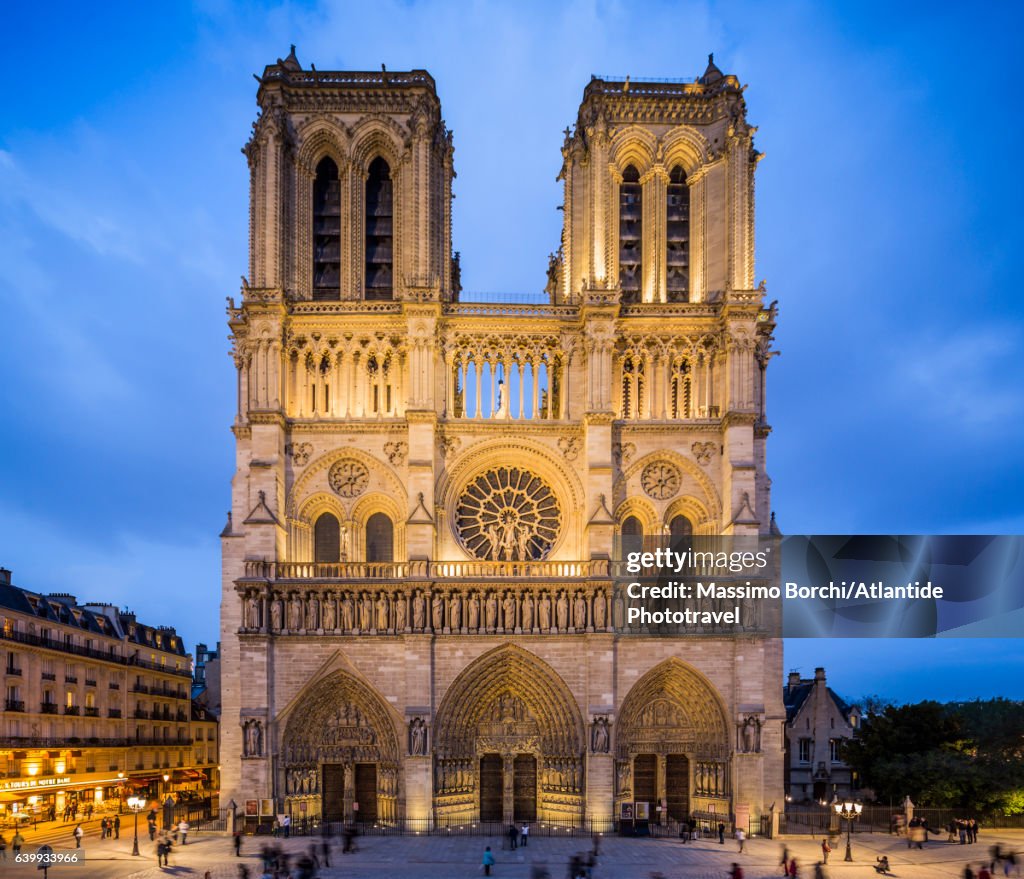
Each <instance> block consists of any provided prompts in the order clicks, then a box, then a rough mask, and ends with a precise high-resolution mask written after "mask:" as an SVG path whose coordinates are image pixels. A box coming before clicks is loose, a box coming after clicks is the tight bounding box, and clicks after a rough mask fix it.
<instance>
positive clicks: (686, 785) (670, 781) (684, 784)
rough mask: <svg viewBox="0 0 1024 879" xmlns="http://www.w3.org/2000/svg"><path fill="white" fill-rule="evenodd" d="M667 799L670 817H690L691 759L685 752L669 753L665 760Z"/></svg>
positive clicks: (677, 818)
mask: <svg viewBox="0 0 1024 879" xmlns="http://www.w3.org/2000/svg"><path fill="white" fill-rule="evenodd" d="M665 799H666V801H667V805H668V817H669V818H674V819H675V820H676V821H681V820H682V819H683V818H689V817H690V761H689V759H688V758H687V756H686V755H685V754H669V755H668V760H666V761H665Z"/></svg>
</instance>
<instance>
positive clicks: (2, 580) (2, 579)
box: [0, 568, 11, 586]
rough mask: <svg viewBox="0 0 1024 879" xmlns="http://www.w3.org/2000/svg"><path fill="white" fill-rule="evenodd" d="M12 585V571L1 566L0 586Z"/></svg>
mask: <svg viewBox="0 0 1024 879" xmlns="http://www.w3.org/2000/svg"><path fill="white" fill-rule="evenodd" d="M10 585H11V572H10V571H8V570H7V568H0V586H10Z"/></svg>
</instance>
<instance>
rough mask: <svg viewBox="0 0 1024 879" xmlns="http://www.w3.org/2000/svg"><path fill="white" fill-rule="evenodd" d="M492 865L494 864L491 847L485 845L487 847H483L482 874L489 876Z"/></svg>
mask: <svg viewBox="0 0 1024 879" xmlns="http://www.w3.org/2000/svg"><path fill="white" fill-rule="evenodd" d="M493 866H494V854H493V852H491V847H490V846H487V848H485V849H484V860H483V868H484V875H485V876H490V875H491V867H493Z"/></svg>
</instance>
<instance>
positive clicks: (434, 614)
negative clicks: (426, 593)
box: [430, 592, 444, 632]
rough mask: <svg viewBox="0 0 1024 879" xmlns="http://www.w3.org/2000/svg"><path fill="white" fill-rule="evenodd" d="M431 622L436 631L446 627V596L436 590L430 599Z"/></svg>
mask: <svg viewBox="0 0 1024 879" xmlns="http://www.w3.org/2000/svg"><path fill="white" fill-rule="evenodd" d="M430 622H431V624H432V625H433V627H434V631H435V632H440V631H441V629H443V628H444V596H443V595H442V594H441V593H440V592H435V593H434V594H433V595H432V596H431V599H430Z"/></svg>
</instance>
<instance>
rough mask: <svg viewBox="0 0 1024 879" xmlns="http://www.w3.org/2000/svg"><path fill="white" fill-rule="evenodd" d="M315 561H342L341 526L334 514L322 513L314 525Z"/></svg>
mask: <svg viewBox="0 0 1024 879" xmlns="http://www.w3.org/2000/svg"><path fill="white" fill-rule="evenodd" d="M313 561H314V562H323V563H326V564H333V563H334V562H339V561H341V525H340V523H339V522H338V517H337V516H335V515H334V514H333V513H321V514H320V515H319V516H318V517H317V520H316V523H315V524H314V525H313Z"/></svg>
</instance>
